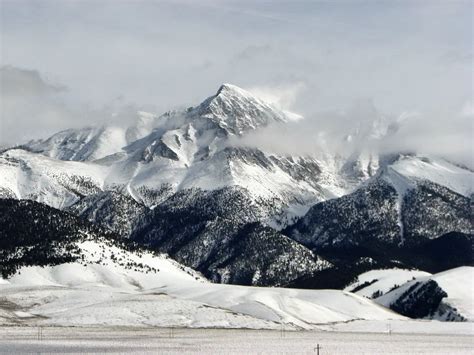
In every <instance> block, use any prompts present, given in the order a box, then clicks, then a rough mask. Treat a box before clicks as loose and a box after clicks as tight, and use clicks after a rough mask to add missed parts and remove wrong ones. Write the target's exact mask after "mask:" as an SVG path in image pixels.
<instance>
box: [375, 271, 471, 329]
mask: <svg viewBox="0 0 474 355" xmlns="http://www.w3.org/2000/svg"><path fill="white" fill-rule="evenodd" d="M429 281H435V282H436V283H437V285H438V287H439V288H441V290H443V291H444V292H445V293H446V294H447V296H446V297H445V298H443V299H442V301H441V304H440V305H439V307H438V308H437V309H436V310H434V312H433V314H432V315H431V318H434V319H440V320H444V319H445V317H446V313H447V311H446V307H445V306H448V307H449V309H448V310H449V311H453V310H454V312H456V313H457V314H459V315H461V316H462V317H464V318H465V319H466V320H468V321H473V320H474V267H469V266H464V267H459V268H456V269H452V270H448V271H444V272H441V273H438V274H434V275H431V276H421V277H417V278H416V279H414V280H411V281H409V282H407V283H405V284H403V285H402V286H401V287H398V288H396V289H395V290H393V291H391V292H389V293H387V294H385V295H383V296H381V297H379V298H377V299H376V302H378V303H380V304H381V305H384V306H386V307H389V306H391V305H393V304H394V303H395V302H397V301H398V300H399V299H401V298H402V297H405V294H406V293H410V292H411V293H412V294H413V293H414V292H416V291H417V288H416V287H415V285H416V284H417V283H418V285H423V284H426V283H428V282H429Z"/></svg>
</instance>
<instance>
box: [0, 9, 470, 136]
mask: <svg viewBox="0 0 474 355" xmlns="http://www.w3.org/2000/svg"><path fill="white" fill-rule="evenodd" d="M0 2H1V64H2V70H1V75H2V76H1V84H2V91H1V99H2V112H1V125H0V130H1V131H0V143H6V142H9V143H11V142H17V141H21V140H25V139H29V138H32V137H34V136H42V135H47V134H50V133H52V132H54V131H57V130H59V129H64V128H66V127H79V126H83V125H90V124H96V123H98V124H100V123H103V122H105V121H107V120H110V115H111V113H112V112H114V111H120V112H121V115H120V116H119V118H117V120H119V121H122V120H124V117H127V116H129V115H133V114H132V112H133V111H134V110H136V109H148V110H156V111H158V112H160V111H164V110H167V109H170V108H173V107H176V106H178V105H182V106H189V105H192V104H196V103H199V102H200V101H202V99H204V98H205V97H207V96H209V95H211V94H213V93H214V92H215V91H216V90H217V89H218V87H219V85H220V84H221V83H224V82H229V83H233V84H235V85H238V86H241V87H243V88H247V89H250V90H251V91H254V92H257V93H259V94H260V95H262V96H265V97H267V98H269V99H270V100H272V101H275V102H277V103H278V104H280V105H281V106H282V107H284V108H286V109H291V110H293V111H295V112H297V113H300V114H303V115H305V116H307V117H310V116H311V115H313V114H314V113H315V112H319V111H324V110H332V109H334V110H337V109H344V108H347V107H350V106H352V105H353V104H354V102H358V101H360V100H369V101H371V102H372V103H373V105H375V107H377V109H378V110H380V111H381V112H385V113H387V114H393V115H400V114H402V113H403V112H423V113H426V114H427V115H429V114H431V113H436V114H437V117H441V118H439V119H437V121H436V124H438V125H439V124H440V120H441V122H442V123H443V124H449V122H450V119H451V118H450V113H452V112H460V111H462V110H464V111H466V110H468V111H469V110H470V112H471V113H472V96H473V92H472V80H473V5H472V1H469V0H468V1H461V0H459V1H457V0H453V1H450V0H441V1H436V0H423V1H416V0H414V1H396V0H390V1H382V0H378V1H362V0H361V1H359V0H347V1H338V0H334V1H305V0H301V1H298V0H289V1H278V0H277V1H259V0H255V1H244V0H236V1H210V0H199V1H197V0H196V1H194V0H192V1H191V0H190V1H185V0H174V1H158V0H157V1H132V0H129V1H106V0H95V1H81V0H76V1H72V0H70V1H68V0H62V1H60V0H57V1H48V0H42V1H21V0H14V1H7V0H0ZM440 113H441V114H440ZM125 119H126V118H125ZM443 120H444V121H443ZM471 128H472V125H471Z"/></svg>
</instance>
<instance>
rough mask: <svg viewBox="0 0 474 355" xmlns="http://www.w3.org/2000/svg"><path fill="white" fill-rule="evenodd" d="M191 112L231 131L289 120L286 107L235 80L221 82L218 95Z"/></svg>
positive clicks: (233, 132)
mask: <svg viewBox="0 0 474 355" xmlns="http://www.w3.org/2000/svg"><path fill="white" fill-rule="evenodd" d="M191 113H192V114H193V115H197V116H199V117H202V118H207V119H210V120H211V121H212V122H213V123H215V124H217V125H218V126H219V127H220V128H222V129H224V130H225V131H227V132H228V133H231V134H237V135H241V134H243V133H245V132H246V131H249V130H252V129H256V128H258V127H261V126H266V125H268V124H270V123H273V122H286V121H288V117H287V115H286V114H285V113H284V112H283V111H280V110H279V109H277V108H275V107H273V106H272V105H270V104H268V103H266V102H264V101H263V100H261V99H259V98H258V97H256V96H254V95H252V94H251V93H250V92H248V91H246V90H244V89H241V88H239V87H238V86H235V85H232V84H222V85H221V86H220V87H219V90H217V93H216V94H215V95H213V96H211V97H209V98H207V99H206V100H204V101H203V102H202V103H201V104H200V105H198V106H196V107H195V108H194V109H193V110H192V111H191Z"/></svg>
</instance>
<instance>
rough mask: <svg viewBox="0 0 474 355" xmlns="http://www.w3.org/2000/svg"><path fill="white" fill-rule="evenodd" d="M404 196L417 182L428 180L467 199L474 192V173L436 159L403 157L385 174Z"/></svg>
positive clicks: (390, 166)
mask: <svg viewBox="0 0 474 355" xmlns="http://www.w3.org/2000/svg"><path fill="white" fill-rule="evenodd" d="M383 175H384V178H385V179H387V181H390V182H392V183H393V185H394V186H395V187H396V188H397V191H398V192H399V194H400V195H401V196H403V195H404V194H405V192H406V190H408V189H410V188H413V187H414V184H416V182H417V181H422V180H428V181H430V182H433V183H435V184H438V185H441V186H445V187H447V188H448V189H450V190H452V191H454V192H456V193H458V194H461V195H463V196H466V197H470V195H471V194H472V193H473V192H474V172H473V171H471V170H469V169H467V168H463V167H460V166H457V165H455V164H453V163H450V162H449V161H446V160H444V159H441V158H436V157H425V156H402V157H401V158H400V159H398V160H396V161H395V162H394V163H393V164H390V165H389V166H388V167H387V170H386V171H385V172H384V173H383Z"/></svg>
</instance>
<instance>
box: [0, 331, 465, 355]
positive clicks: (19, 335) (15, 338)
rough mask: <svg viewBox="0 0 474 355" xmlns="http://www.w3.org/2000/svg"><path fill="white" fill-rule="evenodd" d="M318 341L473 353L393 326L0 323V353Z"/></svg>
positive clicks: (274, 348)
mask: <svg viewBox="0 0 474 355" xmlns="http://www.w3.org/2000/svg"><path fill="white" fill-rule="evenodd" d="M38 334H40V337H39V339H40V340H38ZM318 344H319V347H320V352H319V353H320V354H321V355H326V354H350V355H353V354H443V355H445V354H472V351H473V348H474V338H473V337H472V336H469V335H454V336H453V335H439V334H438V335H434V334H409V333H395V332H392V333H391V334H388V333H381V334H374V333H365V332H358V333H354V332H324V331H299V332H296V331H291V332H290V331H281V330H279V331H278V330H277V331H275V330H273V331H271V330H248V329H246V330H244V329H176V328H175V329H171V328H139V329H137V328H133V329H132V328H126V327H121V328H109V327H94V328H83V327H82V328H77V327H74V328H72V327H61V328H59V327H46V328H42V329H39V328H32V327H0V353H88V354H91V353H109V352H112V353H130V352H133V353H140V354H144V353H150V354H151V353H154V354H157V353H161V354H162V353H165V354H183V353H184V354H196V353H199V354H316V353H317V350H316V347H317V345H318Z"/></svg>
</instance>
